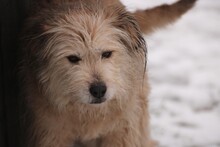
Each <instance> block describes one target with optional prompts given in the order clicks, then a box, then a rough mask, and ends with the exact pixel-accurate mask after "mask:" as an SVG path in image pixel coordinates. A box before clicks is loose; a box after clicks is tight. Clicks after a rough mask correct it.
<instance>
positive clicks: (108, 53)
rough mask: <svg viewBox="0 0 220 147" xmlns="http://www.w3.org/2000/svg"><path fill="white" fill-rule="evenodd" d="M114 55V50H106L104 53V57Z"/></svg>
mask: <svg viewBox="0 0 220 147" xmlns="http://www.w3.org/2000/svg"><path fill="white" fill-rule="evenodd" d="M111 56H112V51H106V52H104V53H102V58H110V57H111Z"/></svg>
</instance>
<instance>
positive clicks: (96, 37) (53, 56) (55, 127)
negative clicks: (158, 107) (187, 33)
mask: <svg viewBox="0 0 220 147" xmlns="http://www.w3.org/2000/svg"><path fill="white" fill-rule="evenodd" d="M195 1H196V0H180V1H178V2H176V3H174V4H172V5H162V6H158V7H156V8H152V9H148V10H141V11H136V12H134V13H129V12H127V11H126V9H125V7H124V6H123V5H122V3H121V2H120V1H118V0H47V1H46V0H44V1H43V0H42V1H39V2H37V4H35V5H34V7H33V9H34V10H33V12H31V13H30V16H29V17H28V18H27V20H26V22H25V25H24V29H23V39H22V48H23V62H22V77H23V79H24V88H23V89H24V94H25V95H24V99H25V105H26V107H27V114H26V116H25V118H26V120H28V121H26V122H27V125H25V126H26V128H27V139H26V140H27V143H26V145H25V146H27V147H78V146H80V147H153V146H154V145H155V143H154V141H152V140H151V138H150V131H149V128H148V123H149V114H148V110H147V109H148V100H147V97H148V94H149V89H150V88H149V85H148V77H147V74H146V64H147V63H146V61H147V60H146V56H147V48H146V43H145V40H144V38H143V36H142V33H146V34H149V33H152V32H153V31H154V30H155V29H157V28H161V27H164V26H166V25H168V24H170V23H173V22H174V21H176V20H177V19H178V18H179V17H180V16H182V15H183V14H184V13H185V12H187V11H188V10H189V9H190V8H192V7H193V5H194V4H195Z"/></svg>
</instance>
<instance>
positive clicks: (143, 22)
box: [134, 0, 196, 33]
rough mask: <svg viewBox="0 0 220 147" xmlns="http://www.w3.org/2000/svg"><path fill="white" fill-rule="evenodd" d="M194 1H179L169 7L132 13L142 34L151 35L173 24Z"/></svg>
mask: <svg viewBox="0 0 220 147" xmlns="http://www.w3.org/2000/svg"><path fill="white" fill-rule="evenodd" d="M195 2H196V0H179V1H177V2H176V3H174V4H171V5H161V6H158V7H155V8H152V9H148V10H143V11H136V12H135V13H134V16H135V18H136V19H137V21H138V23H139V25H140V28H141V30H142V32H144V33H151V32H152V31H154V30H155V29H157V28H162V27H165V26H167V25H168V24H171V23H173V22H175V21H176V20H177V19H178V18H180V17H181V16H182V15H183V14H185V13H186V12H187V11H188V10H190V9H191V8H192V7H193V6H194V5H195Z"/></svg>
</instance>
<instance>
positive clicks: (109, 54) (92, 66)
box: [34, 9, 146, 108]
mask: <svg viewBox="0 0 220 147" xmlns="http://www.w3.org/2000/svg"><path fill="white" fill-rule="evenodd" d="M94 11H95V12H93V10H81V11H79V12H78V11H77V12H71V11H69V12H68V13H64V14H62V15H60V16H55V17H54V18H53V19H52V20H51V21H47V22H45V23H43V24H41V29H42V33H41V34H42V35H41V37H43V39H42V40H43V41H42V40H41V43H42V47H41V48H40V49H38V51H37V53H36V52H35V53H34V56H35V58H36V59H37V60H36V61H34V62H38V63H36V65H37V67H36V68H37V72H36V76H37V79H38V81H39V83H40V85H41V86H42V89H43V92H44V93H45V94H46V95H47V97H48V98H49V101H50V102H51V103H53V104H54V105H56V106H58V107H60V108H63V107H65V106H66V105H68V104H70V103H86V104H93V105H94V104H100V103H103V102H105V101H110V100H111V99H121V98H123V99H126V98H128V97H131V95H132V94H133V93H135V91H137V89H138V88H139V87H140V85H142V82H141V81H142V80H143V77H144V68H145V51H146V50H145V42H144V40H143V38H142V37H141V35H140V32H139V29H138V26H137V25H136V22H135V20H134V19H133V17H131V16H130V15H129V14H127V13H126V12H124V11H123V10H119V9H117V12H113V11H114V9H113V10H109V11H108V10H94ZM53 15H56V14H53ZM38 40H39V39H38ZM38 43H39V42H38ZM35 46H37V45H35Z"/></svg>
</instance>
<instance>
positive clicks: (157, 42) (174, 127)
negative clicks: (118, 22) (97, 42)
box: [122, 0, 220, 147]
mask: <svg viewBox="0 0 220 147" xmlns="http://www.w3.org/2000/svg"><path fill="white" fill-rule="evenodd" d="M122 1H123V2H124V3H125V4H126V5H127V6H128V8H129V9H130V10H134V9H135V8H141V9H143V8H146V7H152V6H155V5H159V4H161V3H166V2H168V3H171V2H174V1H175V0H138V1H136V0H122ZM145 38H146V41H147V43H148V70H149V77H150V84H151V88H152V90H151V94H150V100H149V101H150V114H151V128H152V137H153V138H154V139H155V140H157V141H158V142H159V146H160V147H220V0H198V3H197V5H196V7H195V8H194V9H192V10H191V11H189V12H188V13H187V14H186V15H184V16H183V17H182V19H180V20H179V21H178V22H177V23H175V24H173V25H171V26H169V27H167V28H166V29H163V30H159V31H158V32H156V33H154V34H153V35H151V36H146V37H145Z"/></svg>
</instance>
